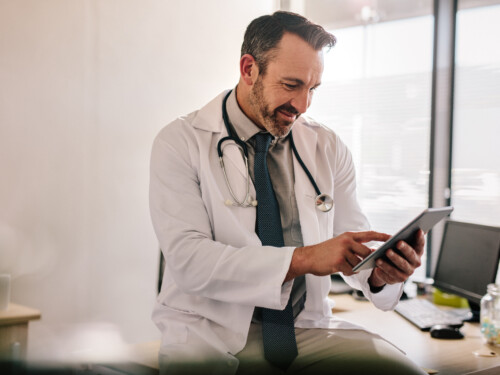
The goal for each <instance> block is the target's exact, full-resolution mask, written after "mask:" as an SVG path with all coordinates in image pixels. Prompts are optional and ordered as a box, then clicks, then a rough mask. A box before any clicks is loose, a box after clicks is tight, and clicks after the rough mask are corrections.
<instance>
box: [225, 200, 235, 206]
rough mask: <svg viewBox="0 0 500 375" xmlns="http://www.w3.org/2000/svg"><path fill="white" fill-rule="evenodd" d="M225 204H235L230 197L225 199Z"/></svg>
mask: <svg viewBox="0 0 500 375" xmlns="http://www.w3.org/2000/svg"><path fill="white" fill-rule="evenodd" d="M224 204H225V205H226V206H232V205H233V202H232V201H231V200H230V199H226V200H225V201H224Z"/></svg>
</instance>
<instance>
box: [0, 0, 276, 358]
mask: <svg viewBox="0 0 500 375" xmlns="http://www.w3.org/2000/svg"><path fill="white" fill-rule="evenodd" d="M277 3H278V1H275V0H259V1H251V2H248V1H245V0H238V1H235V0H206V1H204V0H198V1H196V0H177V1H173V0H170V1H159V0H156V1H153V0H147V1H144V0H134V1H132V0H128V1H125V0H100V1H99V0H0V273H10V274H12V277H13V281H12V301H13V302H15V303H19V304H24V305H27V306H31V307H35V308H38V309H40V310H41V312H42V320H41V321H39V322H33V323H31V324H30V333H29V334H30V337H29V340H30V346H29V348H30V354H31V355H32V356H34V357H36V356H37V355H38V356H42V357H43V356H51V355H55V356H59V355H60V356H64V355H65V354H66V352H67V351H72V350H80V349H82V346H85V345H88V344H87V343H85V344H84V343H83V342H82V341H78V340H74V337H75V336H78V337H80V336H79V333H78V331H79V330H80V329H81V328H82V327H83V329H89V330H92V329H95V328H96V327H107V328H105V329H104V331H106V330H110V331H113V332H114V334H115V336H116V334H117V335H118V336H119V337H120V338H121V339H123V340H124V341H125V342H128V343H133V342H140V341H147V340H155V339H157V338H158V333H157V329H156V327H154V325H153V324H152V323H151V319H150V315H151V309H152V306H153V303H154V298H155V294H156V279H157V266H158V256H159V253H158V248H157V246H158V245H157V241H156V238H155V235H154V233H153V230H152V226H151V222H150V218H149V209H148V183H149V182H148V179H149V170H148V168H149V153H150V148H151V144H152V140H153V138H154V136H155V134H156V133H157V132H158V131H159V130H160V128H161V127H163V126H164V125H165V124H167V123H168V122H170V121H171V120H172V119H174V118H175V117H177V116H179V115H182V114H185V113H187V112H190V111H192V110H195V109H197V108H198V107H200V106H201V105H203V104H204V103H205V102H207V101H208V100H209V99H211V98H212V97H213V96H215V95H216V94H218V93H219V92H221V91H222V90H224V89H226V88H230V87H232V86H234V85H235V84H236V82H237V79H238V60H239V48H240V45H241V41H242V38H243V33H244V30H245V28H246V26H247V25H248V23H249V22H250V20H252V19H253V18H255V17H256V16H259V15H261V14H266V13H271V12H272V11H274V10H275V9H276V8H277ZM97 323H99V324H100V325H97ZM102 323H105V325H104V326H103V325H102Z"/></svg>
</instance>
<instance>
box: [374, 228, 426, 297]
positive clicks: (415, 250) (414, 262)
mask: <svg viewBox="0 0 500 375" xmlns="http://www.w3.org/2000/svg"><path fill="white" fill-rule="evenodd" d="M424 245H425V237H424V233H423V232H422V230H419V231H418V232H417V234H416V235H415V239H414V240H413V241H412V244H411V245H410V244H408V243H406V242H404V241H399V242H398V243H397V244H396V248H397V250H398V251H394V250H393V249H389V250H387V251H386V253H385V255H386V257H387V258H388V259H389V260H390V262H388V261H387V260H386V259H384V257H382V258H379V259H377V261H376V263H375V264H376V267H375V268H374V269H373V271H372V274H371V276H370V278H369V279H368V282H369V283H370V286H371V287H372V288H381V287H383V286H384V285H386V284H397V283H401V282H404V281H406V280H408V278H409V277H410V276H411V275H412V274H413V272H414V271H415V269H417V268H418V267H420V265H421V264H422V262H421V259H422V254H423V253H424ZM391 263H392V264H391Z"/></svg>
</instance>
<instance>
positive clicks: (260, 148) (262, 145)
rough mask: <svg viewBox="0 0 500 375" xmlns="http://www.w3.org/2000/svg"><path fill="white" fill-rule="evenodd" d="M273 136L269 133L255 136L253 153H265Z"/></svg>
mask: <svg viewBox="0 0 500 375" xmlns="http://www.w3.org/2000/svg"><path fill="white" fill-rule="evenodd" d="M272 139H273V136H272V135H271V134H269V133H257V134H255V152H267V150H268V149H269V145H270V144H271V140H272Z"/></svg>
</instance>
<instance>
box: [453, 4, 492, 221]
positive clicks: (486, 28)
mask: <svg viewBox="0 0 500 375" xmlns="http://www.w3.org/2000/svg"><path fill="white" fill-rule="evenodd" d="M490 3H491V1H490ZM497 3H500V2H498V1H497ZM470 4H471V2H470V1H459V3H458V6H459V11H458V13H457V36H456V57H455V99H454V115H453V118H454V121H453V143H452V172H451V201H452V204H453V206H455V211H454V213H453V215H452V218H453V219H455V220H461V221H468V222H474V223H479V224H486V225H493V226H500V144H499V140H500V49H498V48H497V45H498V36H499V35H500V23H499V22H498V20H499V19H500V4H499V5H490V6H482V7H476V8H467V6H468V5H470Z"/></svg>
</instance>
